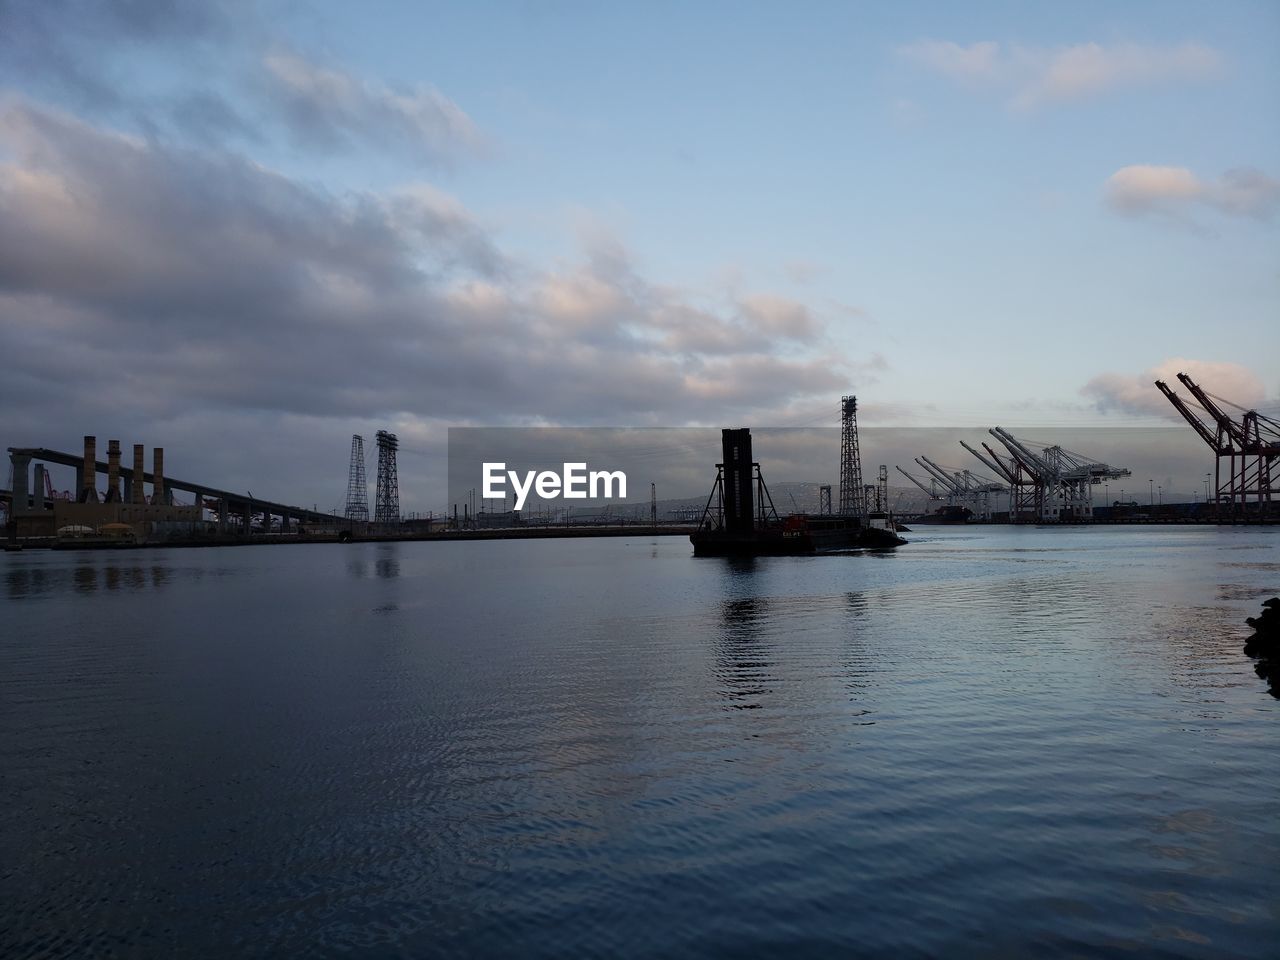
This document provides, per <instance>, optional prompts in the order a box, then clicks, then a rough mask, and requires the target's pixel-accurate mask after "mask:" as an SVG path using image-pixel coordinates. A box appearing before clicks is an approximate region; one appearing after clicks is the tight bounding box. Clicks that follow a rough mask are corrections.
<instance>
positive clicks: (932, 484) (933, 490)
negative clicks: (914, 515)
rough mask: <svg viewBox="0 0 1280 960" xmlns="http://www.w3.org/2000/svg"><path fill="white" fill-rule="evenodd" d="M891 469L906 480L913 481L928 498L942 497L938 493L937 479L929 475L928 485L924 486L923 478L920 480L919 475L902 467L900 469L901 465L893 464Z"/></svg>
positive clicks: (938, 498) (936, 498)
mask: <svg viewBox="0 0 1280 960" xmlns="http://www.w3.org/2000/svg"><path fill="white" fill-rule="evenodd" d="M893 469H895V470H897V471H898V472H899V473H900V474H902V475H903V476H904V477H906V478H907V479H908V480H910V481H911V482H912V483H914V484H915V485H916V486H917V487H919V488H920V489H921V490H923V491H924V495H925V496H926V497H928V498H929V499H930V500H941V499H942V497H941V496H939V495H938V481H937V480H934V479H933V478H932V477H931V478H930V479H929V485H928V486H925V484H924V481H923V480H921V479H920V478H919V477H917V476H916V475H915V474H912V473H907V471H905V470H903V469H902V468H901V467H899V466H898V465H897V464H895V465H894V467H893Z"/></svg>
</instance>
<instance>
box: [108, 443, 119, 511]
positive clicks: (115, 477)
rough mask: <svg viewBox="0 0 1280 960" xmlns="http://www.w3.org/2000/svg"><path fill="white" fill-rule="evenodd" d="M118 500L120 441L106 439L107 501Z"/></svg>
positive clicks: (115, 501)
mask: <svg viewBox="0 0 1280 960" xmlns="http://www.w3.org/2000/svg"><path fill="white" fill-rule="evenodd" d="M119 502H120V441H119V440H108V441H107V503H119Z"/></svg>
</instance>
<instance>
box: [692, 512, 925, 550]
mask: <svg viewBox="0 0 1280 960" xmlns="http://www.w3.org/2000/svg"><path fill="white" fill-rule="evenodd" d="M689 540H690V542H691V543H692V544H693V555H694V556H695V557H786V556H803V555H806V554H813V553H824V552H829V551H833V550H855V549H869V550H875V549H889V548H892V547H897V546H900V545H901V544H904V543H906V542H907V541H905V540H903V539H902V538H901V537H900V536H898V535H897V534H896V533H894V532H893V531H891V530H886V529H882V528H880V527H870V526H869V527H864V526H862V525H861V524H860V523H859V522H858V521H857V520H856V519H844V518H829V517H788V518H787V520H786V522H785V523H779V524H770V525H769V526H767V527H764V528H758V529H755V530H749V531H741V532H731V531H727V530H724V529H703V530H698V531H696V532H695V533H692V534H690V536H689Z"/></svg>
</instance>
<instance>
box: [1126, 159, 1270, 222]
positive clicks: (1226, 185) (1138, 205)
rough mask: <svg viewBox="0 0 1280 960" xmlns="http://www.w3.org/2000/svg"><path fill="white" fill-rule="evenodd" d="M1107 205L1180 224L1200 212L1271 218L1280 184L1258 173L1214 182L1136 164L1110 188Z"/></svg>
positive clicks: (1247, 171)
mask: <svg viewBox="0 0 1280 960" xmlns="http://www.w3.org/2000/svg"><path fill="white" fill-rule="evenodd" d="M1105 190H1106V200H1107V204H1108V205H1109V206H1110V207H1111V209H1112V210H1114V211H1115V212H1116V213H1120V214H1124V215H1126V216H1142V215H1145V214H1156V215H1163V216H1167V217H1172V218H1174V219H1181V218H1185V217H1187V216H1188V214H1189V213H1190V212H1191V211H1192V210H1193V209H1194V208H1196V207H1208V208H1212V209H1214V210H1217V211H1218V212H1219V213H1222V214H1225V215H1227V216H1236V217H1253V218H1255V219H1259V220H1265V219H1268V218H1270V217H1271V216H1272V215H1273V214H1274V213H1275V211H1276V208H1277V206H1278V205H1280V180H1276V179H1274V178H1273V177H1269V176H1267V175H1266V174H1265V173H1263V172H1262V171H1260V170H1254V169H1252V168H1240V169H1236V170H1228V171H1227V172H1226V173H1224V174H1223V175H1222V176H1221V177H1219V178H1218V179H1217V180H1216V181H1205V180H1201V179H1200V178H1199V177H1197V176H1196V175H1195V174H1194V173H1192V172H1191V171H1190V170H1188V169H1187V168H1186V167H1167V166H1157V165H1154V164H1133V165H1131V166H1127V167H1121V168H1120V169H1119V170H1117V171H1116V172H1115V173H1113V174H1112V175H1111V176H1110V177H1108V178H1107V183H1106V188H1105Z"/></svg>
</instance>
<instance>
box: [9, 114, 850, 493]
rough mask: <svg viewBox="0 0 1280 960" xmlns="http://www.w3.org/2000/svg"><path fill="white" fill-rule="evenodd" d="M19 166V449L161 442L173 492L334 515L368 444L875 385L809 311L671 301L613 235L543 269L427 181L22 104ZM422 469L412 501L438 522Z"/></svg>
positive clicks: (734, 418)
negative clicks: (360, 438)
mask: <svg viewBox="0 0 1280 960" xmlns="http://www.w3.org/2000/svg"><path fill="white" fill-rule="evenodd" d="M0 157H3V158H5V159H4V160H0V354H3V355H4V357H5V360H6V368H7V369H9V370H10V371H11V372H10V374H9V375H8V376H6V377H4V378H0V409H4V410H5V411H6V420H7V422H8V423H10V424H11V426H12V431H11V432H12V433H13V435H12V436H11V438H10V442H11V443H15V444H18V445H24V444H32V445H36V444H42V445H48V446H53V447H59V445H62V448H63V449H74V447H75V443H76V442H77V441H76V438H77V437H78V436H79V435H81V434H83V433H91V432H99V431H102V430H109V431H110V432H112V433H113V434H114V435H120V436H122V437H125V436H127V437H134V438H137V439H138V440H140V441H146V442H148V443H157V444H162V445H165V446H166V447H167V448H168V449H169V450H170V453H171V456H172V458H173V459H174V467H173V470H174V475H175V476H185V477H188V478H189V479H200V478H201V477H202V476H203V477H204V479H207V480H208V481H209V482H215V481H217V482H219V483H226V484H232V481H233V479H234V478H237V477H245V478H249V477H254V476H256V477H258V478H259V479H263V478H264V474H265V475H266V477H267V478H269V479H270V478H273V482H274V483H275V484H276V489H277V490H281V491H282V492H280V493H278V494H274V495H277V496H285V495H286V493H285V492H288V493H287V495H288V496H289V497H292V498H294V499H297V500H302V501H305V502H312V501H315V502H319V503H325V502H326V501H331V500H332V499H333V498H334V497H337V496H340V493H341V491H340V490H337V492H334V490H333V489H331V488H338V487H340V486H341V483H342V481H343V479H344V478H345V472H343V471H344V470H345V467H343V464H344V463H345V448H346V445H347V442H348V440H349V435H350V433H351V432H353V430H366V431H367V430H369V429H374V428H376V427H378V426H383V425H388V424H390V425H391V426H392V427H393V428H395V429H398V430H400V431H401V432H402V434H403V435H404V436H408V437H412V436H419V437H437V439H436V440H434V441H431V442H433V443H437V444H438V442H439V441H438V435H439V428H440V426H441V425H442V424H445V423H508V424H512V423H514V424H520V423H533V422H542V423H577V424H635V425H667V424H686V423H711V424H719V423H724V422H747V423H750V422H753V421H754V422H765V421H767V420H768V419H770V415H771V413H772V412H773V411H778V410H782V409H786V408H789V407H792V406H794V405H798V404H806V403H810V402H816V401H817V399H818V398H821V397H824V396H826V397H830V396H835V395H838V393H839V391H840V390H842V389H844V388H845V385H846V384H847V383H848V382H849V378H850V376H852V375H853V374H855V373H860V372H861V371H862V369H863V368H862V367H860V366H859V365H858V364H856V363H853V362H850V361H848V360H847V359H846V358H844V357H843V356H842V355H841V354H840V353H839V352H838V351H835V350H833V349H831V348H830V346H829V344H827V343H826V342H825V341H824V335H823V331H824V322H823V318H822V316H821V315H820V314H819V313H818V312H816V311H815V310H814V309H812V308H811V307H809V306H808V305H806V304H803V303H801V302H799V301H792V300H788V299H786V298H783V297H780V296H776V295H770V294H768V293H767V292H757V293H753V294H750V295H742V294H731V293H730V292H729V291H711V292H710V293H694V292H688V291H684V290H681V289H678V288H674V287H670V286H667V285H664V284H661V283H656V282H654V281H653V280H651V279H649V278H647V277H645V276H644V275H643V274H642V273H640V271H638V270H637V269H636V267H635V265H634V264H633V263H632V260H631V258H630V256H629V254H628V252H627V251H626V249H625V247H624V246H623V245H622V244H621V243H619V242H617V241H616V240H614V239H612V238H608V237H603V236H602V237H597V238H595V239H593V240H592V241H591V242H589V243H588V245H587V248H586V249H585V251H584V256H582V257H581V258H578V259H575V260H572V261H570V262H566V263H560V264H556V265H554V266H553V267H552V268H550V269H546V268H541V267H538V266H535V265H533V264H531V263H527V262H521V261H519V260H517V259H515V258H512V257H510V256H508V255H507V254H505V253H504V252H503V251H502V250H501V249H500V247H499V244H498V243H497V241H496V239H495V238H494V236H493V234H492V232H491V230H490V229H489V228H487V227H486V226H485V225H484V224H483V223H482V222H480V221H479V220H478V219H477V218H476V217H475V216H474V215H473V214H472V213H471V212H470V211H469V210H468V209H467V208H466V207H465V206H464V205H463V204H462V203H460V202H459V201H458V200H457V199H456V198H453V197H451V196H449V195H448V194H445V193H443V192H442V191H440V190H439V189H438V188H436V187H433V186H430V185H425V184H415V185H410V186H407V187H404V188H402V189H399V190H392V191H387V192H381V193H373V192H348V193H341V194H338V193H332V192H329V191H326V190H324V189H322V188H320V187H318V186H316V185H314V184H312V183H308V182H305V181H300V180H296V179H293V178H290V177H288V176H285V175H282V174H281V173H279V172H277V171H273V170H271V169H268V168H266V167H264V166H261V165H259V164H256V163H254V162H252V161H250V160H248V159H246V158H244V157H241V156H238V155H236V154H233V153H230V152H228V151H225V150H223V151H217V152H208V151H202V150H197V149H190V148H179V147H176V146H173V145H171V144H166V143H163V142H158V141H155V140H151V139H144V138H139V137H133V136H126V135H122V134H119V133H116V132H112V131H109V130H104V129H100V128H98V127H95V126H92V125H90V124H87V123H84V122H82V121H79V120H76V119H73V118H70V117H68V116H65V115H62V114H58V113H53V112H50V111H48V110H45V109H42V108H39V107H36V106H34V105H32V104H30V103H26V102H20V101H19V102H13V103H11V104H10V105H9V106H7V107H5V108H3V109H2V110H0ZM361 425H363V426H361ZM286 427H287V429H288V430H290V431H293V433H291V434H290V436H289V437H288V439H287V441H286V440H282V439H281V438H280V433H281V431H282V430H284V429H286ZM421 442H422V443H423V444H426V443H427V442H428V441H427V440H425V439H424V440H422V441H421ZM409 446H410V445H409V444H408V443H406V448H408V447H409ZM304 448H305V449H309V450H312V451H313V452H311V453H308V454H305V455H304V454H299V455H298V456H297V457H292V456H288V457H286V456H285V455H284V454H282V453H281V452H280V451H281V449H289V450H295V449H304ZM317 448H320V449H325V450H332V451H333V452H334V453H333V455H334V457H335V459H336V461H337V464H338V467H339V468H340V469H336V470H335V471H334V472H333V474H332V476H328V475H326V474H324V473H323V472H315V470H314V469H313V468H314V467H315V465H316V461H317V459H318V458H319V454H317V453H315V452H314V450H315V449H317ZM431 449H433V450H434V449H437V448H435V447H433V448H431ZM406 455H408V454H406ZM179 464H182V466H181V468H180V467H179ZM304 466H305V467H306V469H303V468H304ZM339 474H341V476H339ZM407 476H408V472H407V471H402V489H403V490H404V494H405V502H406V508H410V507H409V504H411V503H413V502H414V500H413V499H412V498H413V497H414V496H417V497H418V500H417V503H418V505H420V506H422V505H424V501H425V505H432V501H431V500H430V497H431V491H421V490H419V491H418V492H417V493H416V494H415V493H414V492H413V485H412V483H410V482H406V479H405V478H406V477H407ZM247 482H251V483H252V487H251V488H252V489H254V490H258V489H259V486H260V484H259V481H258V480H251V481H247ZM264 482H265V480H264ZM237 488H238V487H237Z"/></svg>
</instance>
